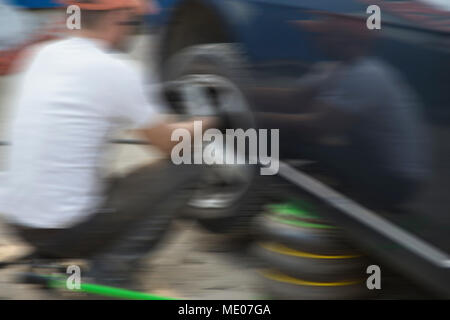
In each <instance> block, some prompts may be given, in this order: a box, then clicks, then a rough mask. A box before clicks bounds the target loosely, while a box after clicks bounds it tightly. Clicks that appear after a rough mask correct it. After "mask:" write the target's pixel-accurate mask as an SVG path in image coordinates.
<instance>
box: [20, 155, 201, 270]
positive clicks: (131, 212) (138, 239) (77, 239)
mask: <svg viewBox="0 0 450 320" xmlns="http://www.w3.org/2000/svg"><path fill="white" fill-rule="evenodd" d="M200 170H201V167H199V166H194V165H189V166H183V165H181V166H175V165H173V164H171V163H169V162H166V161H161V162H158V163H156V164H152V165H149V166H146V167H143V168H140V169H138V170H135V171H134V172H132V173H131V174H129V175H127V176H125V177H123V178H117V179H113V180H112V184H111V186H110V190H109V192H108V196H107V199H106V202H105V204H104V206H103V207H102V208H101V209H99V210H98V211H97V212H96V213H94V214H92V215H91V216H89V218H88V219H86V220H85V221H83V222H81V223H79V224H77V225H74V226H73V227H71V228H67V229H31V228H24V227H20V226H15V228H16V229H17V231H18V233H19V235H20V236H21V237H22V238H23V239H24V240H26V241H27V242H28V243H30V244H31V245H32V246H34V247H35V248H36V251H37V252H38V254H39V256H43V257H48V258H92V260H93V261H94V262H95V261H97V262H99V263H102V264H103V265H108V264H109V265H114V267H115V268H117V267H119V268H120V264H121V263H125V264H128V265H129V264H132V263H134V262H135V261H138V260H139V259H140V258H141V257H142V256H144V255H145V254H147V253H148V252H150V251H151V250H152V249H154V247H155V246H156V245H157V244H158V243H159V242H160V239H161V238H162V237H163V236H164V234H165V233H166V231H167V230H168V228H169V225H170V223H171V222H172V221H173V219H174V218H175V217H176V216H177V213H178V212H179V209H181V208H182V207H183V206H184V205H185V204H186V202H187V200H188V199H189V196H190V195H191V191H192V190H193V188H192V185H193V183H195V181H196V180H198V179H197V178H198V176H199V173H200Z"/></svg>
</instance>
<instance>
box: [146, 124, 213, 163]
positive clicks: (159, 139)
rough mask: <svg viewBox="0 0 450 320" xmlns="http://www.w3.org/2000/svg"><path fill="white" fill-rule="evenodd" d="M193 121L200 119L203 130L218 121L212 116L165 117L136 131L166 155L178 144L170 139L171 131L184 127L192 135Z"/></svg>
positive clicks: (211, 126)
mask: <svg viewBox="0 0 450 320" xmlns="http://www.w3.org/2000/svg"><path fill="white" fill-rule="evenodd" d="M194 121H201V122H202V129H203V130H204V131H205V130H207V129H210V128H214V127H215V126H217V125H218V123H219V121H218V120H217V118H214V117H199V118H193V119H190V120H189V121H176V120H174V119H173V118H170V117H167V118H166V119H163V120H161V121H160V122H159V123H158V124H156V125H154V126H152V127H150V128H147V129H140V130H137V133H138V134H139V135H140V136H142V137H144V138H145V139H146V140H147V141H149V142H150V144H151V145H153V146H155V147H157V148H158V149H160V150H161V151H162V152H163V153H165V154H166V155H170V153H171V152H172V149H173V147H174V146H175V145H176V144H178V141H172V139H171V137H172V133H173V132H174V131H175V130H176V129H186V130H187V131H189V133H190V134H191V137H194Z"/></svg>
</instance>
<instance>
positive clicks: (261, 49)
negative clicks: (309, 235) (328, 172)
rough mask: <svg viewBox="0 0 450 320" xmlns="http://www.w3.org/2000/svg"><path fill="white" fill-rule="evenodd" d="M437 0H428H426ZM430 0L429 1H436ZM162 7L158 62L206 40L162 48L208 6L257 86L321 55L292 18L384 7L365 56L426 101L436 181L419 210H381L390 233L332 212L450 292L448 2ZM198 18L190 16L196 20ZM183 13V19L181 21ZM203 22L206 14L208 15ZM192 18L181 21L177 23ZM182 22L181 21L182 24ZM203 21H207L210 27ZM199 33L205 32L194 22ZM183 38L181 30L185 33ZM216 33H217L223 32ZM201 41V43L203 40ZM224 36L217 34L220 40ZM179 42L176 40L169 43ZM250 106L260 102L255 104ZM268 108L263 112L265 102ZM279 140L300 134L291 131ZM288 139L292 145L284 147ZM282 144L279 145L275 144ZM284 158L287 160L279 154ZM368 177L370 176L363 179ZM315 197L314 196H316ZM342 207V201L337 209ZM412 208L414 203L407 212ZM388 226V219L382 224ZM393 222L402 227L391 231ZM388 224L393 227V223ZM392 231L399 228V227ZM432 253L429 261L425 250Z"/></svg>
mask: <svg viewBox="0 0 450 320" xmlns="http://www.w3.org/2000/svg"><path fill="white" fill-rule="evenodd" d="M432 1H433V0H432ZM432 1H428V2H432ZM158 3H159V6H160V12H159V14H158V15H156V16H151V17H149V19H148V22H149V24H150V25H151V26H153V27H157V28H161V29H162V30H163V32H162V34H163V35H162V36H161V58H162V61H164V59H165V58H167V57H168V56H170V55H173V54H174V53H176V52H177V50H180V49H182V48H183V47H185V46H189V45H195V44H198V43H211V42H215V39H214V38H212V39H209V38H208V37H205V38H202V39H201V40H199V41H197V42H195V41H193V42H192V43H189V42H184V43H183V44H182V45H180V46H179V47H177V48H176V49H173V46H172V50H167V48H168V47H170V45H168V44H170V43H171V41H172V40H173V38H174V37H175V33H177V32H181V29H176V30H178V31H176V32H171V28H172V27H173V25H174V24H175V23H179V21H182V20H181V18H183V17H185V16H186V17H187V16H189V14H190V13H189V12H190V11H189V10H191V12H192V11H193V10H198V8H200V6H201V7H203V8H207V10H205V12H207V13H209V14H213V15H214V18H212V19H210V20H208V21H209V22H208V23H209V25H211V28H213V25H214V28H216V27H217V25H220V26H221V27H222V28H223V29H224V30H226V32H227V41H228V42H235V43H238V44H240V45H241V47H242V48H243V50H244V52H245V58H246V60H247V62H248V66H249V70H250V72H251V74H252V79H254V86H255V87H272V88H287V87H291V86H292V84H293V83H295V81H296V79H298V77H299V76H301V75H302V74H303V73H304V72H305V70H306V69H307V68H308V67H309V66H310V65H311V64H313V63H315V62H319V61H323V60H326V59H327V57H326V56H325V55H324V53H323V52H320V51H319V50H318V49H317V46H316V44H315V40H314V34H312V33H310V32H308V31H307V30H305V29H301V28H299V27H298V26H296V25H295V23H293V22H295V21H301V20H303V21H305V20H313V19H316V17H317V14H318V13H326V14H328V15H334V16H342V17H349V16H350V17H354V18H359V19H362V20H366V19H367V18H368V16H369V14H368V13H367V11H366V10H367V8H368V6H369V5H372V4H376V5H378V6H379V7H380V9H381V14H382V19H381V22H382V24H381V30H378V31H374V32H378V33H379V34H378V37H377V41H376V45H375V47H374V49H373V50H372V51H371V54H372V55H374V56H378V57H380V58H382V59H383V60H384V61H386V62H388V63H389V64H390V65H392V66H394V67H395V68H396V69H397V70H398V71H400V73H401V74H402V75H403V77H404V78H405V79H406V81H407V82H409V84H410V85H411V87H412V88H413V89H414V90H415V92H416V93H417V95H418V97H419V98H420V100H421V102H422V105H423V106H424V108H423V110H422V112H423V114H424V119H425V122H426V125H427V128H428V130H429V132H430V135H431V141H432V142H431V146H430V148H431V153H432V158H433V169H432V171H433V174H432V176H433V177H432V183H431V185H430V187H429V188H428V189H427V192H426V193H427V195H425V196H423V197H422V198H421V199H420V200H418V202H416V203H417V204H414V205H413V207H414V208H416V209H417V210H416V212H415V213H409V214H407V215H403V216H402V215H397V216H395V215H394V216H385V217H384V219H386V220H387V221H388V225H389V224H391V226H394V229H395V230H394V229H392V230H387V228H384V227H381V225H378V226H377V224H376V223H374V224H371V223H369V222H367V221H361V220H358V219H357V218H356V219H355V216H352V214H349V212H345V209H344V210H341V212H342V214H341V215H336V216H334V217H333V218H334V219H335V220H336V221H338V223H340V224H341V226H343V227H344V228H346V229H347V230H348V231H349V232H350V233H351V234H353V236H354V237H355V239H357V241H359V242H361V244H363V245H364V246H366V247H367V248H370V250H372V251H373V252H375V253H376V254H378V255H381V256H383V257H385V258H386V260H389V261H391V262H392V263H393V264H395V265H397V266H399V267H400V268H402V269H403V270H405V273H407V274H410V275H412V276H413V277H415V278H421V279H422V280H423V281H424V282H425V283H429V284H431V286H432V287H436V288H437V287H439V288H440V289H441V292H444V293H445V295H446V296H449V295H450V277H449V269H450V260H449V255H448V253H449V252H450V237H449V234H450V197H449V195H450V142H449V141H450V90H449V89H450V12H449V11H447V8H448V5H447V7H445V8H444V6H445V4H444V2H441V3H442V4H443V6H441V7H439V6H431V5H430V4H426V1H424V2H421V1H413V0H403V1H391V0H380V1H378V0H373V1H365V0H193V1H192V0H160V1H158ZM203 16H206V14H202V15H201V16H197V17H196V18H195V19H194V20H199V19H200V20H201V19H203V18H202V17H203ZM180 17H181V18H180ZM205 19H206V17H205ZM186 20H189V19H188V18H186V19H185V20H183V21H186ZM183 23H185V25H184V26H185V28H186V25H187V24H186V22H183ZM206 25H208V24H206ZM195 32H197V33H202V31H201V29H196V31H195ZM195 32H194V33H195ZM186 37H187V33H186ZM219 38H220V37H219ZM205 39H206V40H205ZM220 40H222V39H219V40H218V41H220ZM175 47H176V46H175ZM251 107H252V109H253V110H254V111H260V108H261V104H258V103H254V101H251ZM264 108H266V109H267V106H265V107H264ZM268 108H269V109H272V110H276V112H280V113H283V112H286V113H289V112H292V106H287V105H272V106H268ZM284 139H291V140H294V141H295V139H296V137H295V136H291V137H284ZM287 145H292V143H291V144H287ZM282 147H283V146H282V145H281V148H282ZM282 160H283V159H282ZM369 183H370V182H369ZM318 196H320V195H318ZM341 209H342V208H341ZM413 211H414V210H413ZM385 226H386V225H385ZM397 227H399V229H397ZM389 229H390V228H389ZM397 231H398V232H397ZM403 232H406V233H407V234H408V235H412V236H413V238H415V239H418V240H419V241H421V243H425V244H426V245H427V248H423V250H424V251H426V250H428V251H429V252H427V253H426V254H421V253H420V252H419V251H420V250H422V249H418V247H419V245H417V246H416V247H417V248H416V249H414V248H413V249H411V248H407V246H404V245H403V244H402V243H401V242H402V241H403V240H401V239H400V238H402V235H403ZM432 256H433V257H434V258H435V259H434V258H431V257H432Z"/></svg>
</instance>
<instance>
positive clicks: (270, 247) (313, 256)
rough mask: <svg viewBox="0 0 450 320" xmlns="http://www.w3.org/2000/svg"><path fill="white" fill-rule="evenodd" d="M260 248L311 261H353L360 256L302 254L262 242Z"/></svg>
mask: <svg viewBox="0 0 450 320" xmlns="http://www.w3.org/2000/svg"><path fill="white" fill-rule="evenodd" d="M259 245H260V246H261V247H262V248H264V249H266V250H268V251H272V252H275V253H279V254H282V255H286V256H293V257H302V258H311V259H353V258H359V257H361V256H360V255H334V256H329V255H321V254H314V253H308V252H302V251H298V250H294V249H291V248H288V247H286V246H284V245H282V244H277V243H269V242H264V243H260V244H259Z"/></svg>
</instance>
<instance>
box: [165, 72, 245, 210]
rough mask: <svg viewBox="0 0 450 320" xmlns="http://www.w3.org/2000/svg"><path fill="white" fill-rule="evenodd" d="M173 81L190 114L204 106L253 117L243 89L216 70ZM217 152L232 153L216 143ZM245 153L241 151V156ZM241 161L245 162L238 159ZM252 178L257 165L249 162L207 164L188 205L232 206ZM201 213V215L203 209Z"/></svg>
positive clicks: (206, 110) (215, 111)
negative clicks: (243, 163)
mask: <svg viewBox="0 0 450 320" xmlns="http://www.w3.org/2000/svg"><path fill="white" fill-rule="evenodd" d="M171 85H172V86H176V89H177V90H178V91H179V92H180V93H181V94H182V96H183V106H184V108H186V109H185V112H187V113H189V114H198V112H196V111H198V110H199V109H200V108H201V110H202V111H203V113H207V114H209V115H218V114H219V110H220V111H221V112H225V113H228V114H230V113H236V114H240V115H242V116H240V120H244V121H245V120H247V123H249V122H248V121H251V119H250V117H249V108H248V104H247V102H246V99H245V98H244V96H243V94H242V92H241V91H240V89H239V88H238V87H237V86H236V85H235V84H234V83H233V82H231V81H230V80H228V79H226V78H224V77H221V76H219V75H212V74H190V75H186V76H183V77H182V78H180V79H179V80H178V81H175V82H172V83H171ZM199 107H200V108H199ZM188 109H190V110H188ZM245 117H247V119H245ZM224 140H225V134H224ZM212 143H215V142H212ZM214 156H215V157H217V158H218V157H224V158H222V159H227V158H228V157H229V154H227V152H226V150H223V149H222V150H221V149H220V148H219V147H216V148H215V154H214ZM242 157H243V156H242V155H239V154H238V155H237V159H239V158H241V159H242ZM243 160H245V156H244V158H243ZM225 162H226V163H229V162H228V161H225ZM237 163H241V162H239V161H237ZM252 178H253V168H252V167H251V166H249V165H238V164H232V165H230V164H224V165H210V166H207V167H206V169H205V174H204V175H203V177H202V179H201V181H200V183H199V186H198V189H197V190H196V192H195V194H194V196H193V198H192V199H191V200H190V201H189V203H188V205H189V206H190V207H192V208H197V209H226V208H230V207H232V206H233V205H234V204H236V203H237V202H238V201H239V200H240V199H241V198H242V196H243V195H244V194H245V193H246V191H247V190H248V188H249V186H250V183H251V180H252ZM198 214H199V215H201V213H198Z"/></svg>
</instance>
